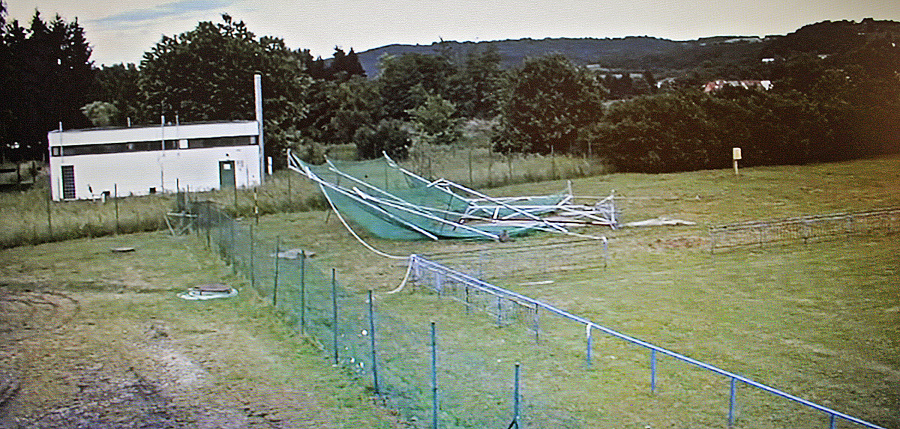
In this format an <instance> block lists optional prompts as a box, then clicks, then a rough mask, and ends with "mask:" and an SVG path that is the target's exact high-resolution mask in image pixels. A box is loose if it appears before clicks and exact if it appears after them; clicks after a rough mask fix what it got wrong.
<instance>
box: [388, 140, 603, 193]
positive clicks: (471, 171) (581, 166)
mask: <svg viewBox="0 0 900 429" xmlns="http://www.w3.org/2000/svg"><path fill="white" fill-rule="evenodd" d="M402 164H403V165H404V166H405V167H407V168H408V169H410V170H411V171H413V172H415V173H417V174H419V175H421V176H423V177H426V178H430V179H437V178H443V179H448V180H452V181H454V182H457V183H463V184H467V185H468V186H470V187H474V188H494V187H500V186H507V185H514V184H519V183H532V182H543V181H548V180H565V179H575V178H580V177H589V176H597V175H601V174H605V173H607V172H608V169H607V168H606V167H605V165H604V164H603V163H602V162H601V161H600V160H599V159H596V158H582V157H574V156H569V155H538V154H515V153H514V154H508V155H505V154H498V153H495V152H493V151H492V150H491V149H490V148H489V147H473V146H469V147H466V146H446V145H440V146H438V145H431V146H424V145H423V146H420V147H418V148H414V149H413V151H412V152H411V154H410V158H409V160H408V161H406V162H404V163H402Z"/></svg>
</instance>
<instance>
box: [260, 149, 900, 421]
mask: <svg viewBox="0 0 900 429" xmlns="http://www.w3.org/2000/svg"><path fill="white" fill-rule="evenodd" d="M898 165H900V159H898V158H896V157H894V158H883V159H877V160H864V161H857V162H850V163H840V164H823V165H813V166H805V167H794V166H787V167H765V168H754V169H745V170H742V174H741V176H739V177H734V175H733V172H731V171H730V170H718V171H701V172H694V173H679V174H667V175H641V174H615V175H609V176H602V177H596V178H587V179H579V180H575V181H573V187H574V189H575V191H576V194H582V195H584V194H594V195H606V194H607V193H608V192H609V190H610V189H615V190H616V192H617V194H618V195H621V196H623V197H625V198H624V199H623V218H624V219H623V220H624V221H631V220H642V219H646V218H652V217H656V216H661V215H665V216H669V217H676V218H681V219H686V220H693V221H696V222H698V224H699V225H698V226H696V227H682V228H669V229H649V230H621V231H616V232H612V231H603V230H597V231H595V232H597V233H604V234H606V235H607V236H608V237H610V242H611V245H610V246H611V253H612V257H611V260H610V267H609V268H608V269H606V270H604V269H602V267H601V263H600V259H599V257H598V254H599V252H598V249H596V248H593V249H591V248H585V247H583V246H579V247H574V246H573V247H570V248H569V249H568V250H565V249H566V248H563V250H558V249H556V250H552V251H551V250H547V248H536V249H535V250H530V251H529V250H527V246H540V245H542V244H546V243H547V242H549V241H552V240H556V238H553V237H548V236H546V235H537V236H533V237H529V238H526V239H523V240H519V241H518V242H516V243H438V244H434V243H394V242H386V241H381V240H376V239H371V241H370V242H371V243H373V244H374V245H375V246H376V247H378V248H380V249H382V250H386V251H389V252H391V253H394V254H398V255H404V254H408V253H413V252H414V253H420V254H426V255H427V254H434V255H435V257H437V258H439V259H443V260H445V261H447V262H448V263H452V264H456V265H457V266H469V267H474V266H476V265H479V266H481V267H487V268H486V271H487V272H488V273H487V275H488V277H489V279H490V280H491V281H493V282H495V283H498V284H501V285H504V286H507V287H511V288H513V289H516V290H518V291H520V292H523V293H526V294H528V295H530V296H532V297H536V298H540V299H543V300H546V301H547V302H549V303H552V304H554V305H557V306H559V307H562V308H565V309H567V310H569V311H572V312H574V313H576V314H580V315H583V316H586V317H589V318H591V319H593V320H595V321H597V322H598V323H601V324H604V325H607V326H610V327H612V328H615V329H620V330H622V331H623V332H625V333H627V334H631V335H634V336H637V337H639V338H642V339H645V340H648V341H651V342H654V343H656V344H659V345H662V346H664V347H670V348H672V349H674V350H675V351H679V352H683V353H685V354H687V355H689V356H692V357H695V358H698V359H701V360H704V361H707V362H709V363H712V364H714V365H718V366H721V367H723V368H725V369H728V370H732V371H734V372H737V373H739V374H744V375H747V376H749V377H751V378H754V379H756V380H758V381H760V382H763V383H766V384H770V385H772V386H775V387H777V388H782V389H784V390H786V391H788V392H790V393H794V394H797V395H799V396H801V397H804V398H807V399H810V400H813V401H816V402H819V403H821V404H823V405H826V406H831V407H834V408H835V409H837V410H840V411H846V412H848V413H850V414H851V415H856V416H859V417H862V418H865V419H869V420H873V421H875V422H878V423H880V424H883V425H886V426H887V427H897V426H900V415H898V413H897V411H896V410H897V409H900V393H898V392H897V390H896V389H895V388H894V387H892V386H896V385H897V383H900V359H898V357H897V356H900V331H898V326H900V296H898V293H897V287H898V286H897V285H898V284H900V276H898V273H897V270H896V267H897V266H900V257H898V256H897V255H898V254H900V252H898V250H900V249H898V247H900V246H898V244H897V243H896V236H894V235H888V236H885V237H880V236H876V237H872V236H868V237H853V238H851V239H849V240H846V241H836V242H823V243H814V244H809V245H801V244H794V245H789V246H777V247H766V248H763V249H749V250H748V249H744V250H737V251H732V252H727V253H725V254H718V255H714V256H713V255H710V254H709V253H708V250H707V248H706V247H705V246H704V244H705V240H706V234H705V227H706V226H708V225H711V224H719V223H727V222H734V221H741V220H751V219H769V218H781V217H790V216H798V215H804V214H819V213H830V212H840V211H854V210H865V209H872V208H881V207H889V206H898V205H900V173H898V168H897V167H898ZM562 186H564V183H563V182H561V181H557V182H543V183H535V184H525V185H517V186H511V187H508V188H502V189H496V190H494V191H492V192H491V193H492V194H494V195H521V194H536V193H546V192H552V191H556V190H558V189H560V188H561V187H562ZM325 217H326V215H325V214H324V213H317V212H313V213H304V214H297V215H290V216H287V215H285V216H274V217H272V218H269V219H266V221H265V228H263V229H267V230H269V231H272V232H270V233H271V234H275V233H277V234H281V235H283V236H284V237H285V240H287V241H288V242H290V243H292V244H295V245H298V246H303V247H305V248H307V249H310V250H314V251H316V252H317V253H318V256H317V258H318V260H319V262H320V263H322V264H323V265H325V266H334V267H336V268H337V269H338V272H339V273H343V276H344V278H345V279H346V280H345V283H349V284H350V285H351V286H352V285H356V286H357V287H358V288H359V289H365V288H369V287H372V288H375V289H376V290H377V291H382V292H383V291H386V290H389V289H391V288H393V287H394V286H395V285H396V284H397V283H399V280H400V277H401V276H402V274H403V271H402V264H401V263H396V262H389V261H386V260H379V259H378V258H376V257H373V256H372V255H371V254H370V253H368V251H366V250H365V249H363V248H362V247H361V246H360V245H359V244H358V243H356V242H355V241H354V240H353V239H352V238H351V237H349V235H348V234H347V233H346V232H345V231H343V228H342V227H341V226H340V225H339V224H338V223H337V222H336V221H335V219H334V217H333V216H332V217H331V220H330V222H329V223H328V224H327V226H325V227H323V223H322V222H323V220H324V218H325ZM275 231H277V232H275ZM523 248H525V250H522V249H523ZM359 261H366V263H365V264H360V263H359ZM537 279H550V280H553V283H551V284H545V285H532V286H523V285H522V283H526V282H527V281H534V280H537ZM382 299H383V300H384V303H383V304H382V305H383V306H391V309H392V310H393V314H395V315H402V316H404V317H406V318H408V320H410V321H411V323H426V322H425V320H426V319H427V318H431V319H437V320H440V321H442V329H443V332H444V333H445V335H446V336H447V337H449V338H452V337H454V336H457V335H456V334H455V333H457V334H458V336H459V338H460V341H459V343H458V344H457V346H458V347H459V348H460V350H470V351H473V352H475V353H479V354H484V355H490V356H497V357H498V358H499V359H500V360H504V359H505V360H506V361H507V362H508V361H509V360H519V361H522V362H523V365H525V368H526V369H525V374H526V375H528V374H530V375H531V378H526V384H527V383H529V382H530V383H532V385H531V387H530V388H531V389H532V391H533V392H534V395H533V396H532V397H534V396H537V397H540V398H544V399H546V400H547V401H549V402H553V403H555V404H556V405H553V406H551V407H554V406H555V407H562V409H564V410H569V412H571V413H572V414H573V415H578V416H581V417H582V418H584V420H585V421H586V422H590V423H586V424H585V425H586V426H589V427H593V426H597V427H622V426H623V422H624V423H627V424H624V425H625V426H630V425H632V424H633V425H652V426H654V427H658V426H665V427H691V426H705V427H708V426H722V425H724V415H725V412H726V410H727V383H726V381H725V380H722V379H720V378H716V377H712V378H710V377H707V376H705V375H703V374H702V373H700V372H699V371H694V370H691V369H690V368H689V367H687V366H686V365H683V364H679V363H675V362H673V361H671V360H663V359H661V361H660V368H661V375H660V377H661V380H660V384H661V386H662V387H661V390H660V393H658V394H657V395H649V394H648V393H647V390H648V389H647V384H648V380H647V378H648V375H647V365H648V362H647V361H648V356H646V354H645V353H644V352H640V351H638V350H636V349H635V348H633V347H631V348H629V347H623V346H621V345H619V344H618V343H616V342H615V341H611V340H609V339H600V338H599V337H598V338H597V342H595V346H596V347H595V353H598V354H600V355H602V356H603V358H602V359H601V360H600V362H601V363H600V364H597V365H595V366H594V367H593V368H592V369H590V370H584V368H583V359H584V351H583V350H584V338H583V335H584V333H583V330H582V331H580V332H579V331H578V330H577V329H572V328H571V327H565V326H560V327H559V328H558V337H557V338H556V340H555V342H553V341H549V340H548V341H547V342H544V343H542V345H539V346H531V345H530V344H531V342H530V341H528V340H527V338H526V335H524V333H523V332H519V334H516V335H509V332H507V330H502V331H497V330H496V329H487V331H485V332H484V333H483V335H481V336H479V340H480V341H479V342H478V343H477V344H473V342H471V341H468V340H469V339H470V338H471V332H474V331H473V330H477V329H479V328H478V326H482V328H481V330H482V331H483V330H484V326H488V327H489V326H490V324H489V321H488V320H478V318H472V317H468V318H463V317H461V316H460V315H459V311H458V308H455V307H454V306H453V305H449V306H448V305H446V304H441V303H440V302H439V301H436V300H435V299H434V297H433V296H431V295H429V294H427V293H423V292H416V293H412V294H401V295H393V296H386V295H385V296H383V298H382ZM454 312H455V313H454ZM423 315H424V316H423ZM545 320H546V322H545V324H546V326H544V327H542V328H544V329H546V330H547V334H548V335H545V338H548V337H549V336H551V335H552V334H553V332H552V331H553V330H554V329H556V328H555V327H554V326H552V323H551V322H550V321H549V320H547V319H545ZM509 331H512V330H509ZM478 332H481V331H478ZM513 332H514V331H513ZM498 335H499V337H498ZM504 336H505V337H504ZM445 341H450V340H445ZM511 345H514V347H510V346H511ZM511 349H512V350H519V351H518V352H511V351H510V350H511ZM523 351H524V352H523ZM528 380H530V381H528ZM739 401H740V402H739V404H740V405H741V408H739V420H738V425H739V426H745V427H784V426H795V427H820V426H821V425H822V424H825V423H823V422H827V419H826V417H825V416H823V415H821V414H819V413H807V412H805V411H803V409H802V408H797V407H795V406H793V405H791V404H790V403H788V402H786V401H782V400H777V399H773V398H772V397H770V396H766V395H762V394H760V393H757V392H754V391H752V390H751V389H746V388H742V389H740V390H739ZM839 427H840V426H839Z"/></svg>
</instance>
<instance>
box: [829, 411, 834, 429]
mask: <svg viewBox="0 0 900 429" xmlns="http://www.w3.org/2000/svg"><path fill="white" fill-rule="evenodd" d="M829 416H830V417H829V418H828V428H829V429H834V427H835V426H834V423H835V422H834V414H829Z"/></svg>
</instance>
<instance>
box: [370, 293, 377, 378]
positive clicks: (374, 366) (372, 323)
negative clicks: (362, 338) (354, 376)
mask: <svg viewBox="0 0 900 429" xmlns="http://www.w3.org/2000/svg"><path fill="white" fill-rule="evenodd" d="M374 307H375V303H374V300H373V299H372V290H371V289H369V341H370V343H371V345H372V385H373V386H374V388H375V394H376V395H377V394H378V359H377V355H376V353H375V311H374Z"/></svg>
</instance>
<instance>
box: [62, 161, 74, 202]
mask: <svg viewBox="0 0 900 429" xmlns="http://www.w3.org/2000/svg"><path fill="white" fill-rule="evenodd" d="M62 197H63V199H64V200H74V199H75V166H74V165H63V166H62Z"/></svg>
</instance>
